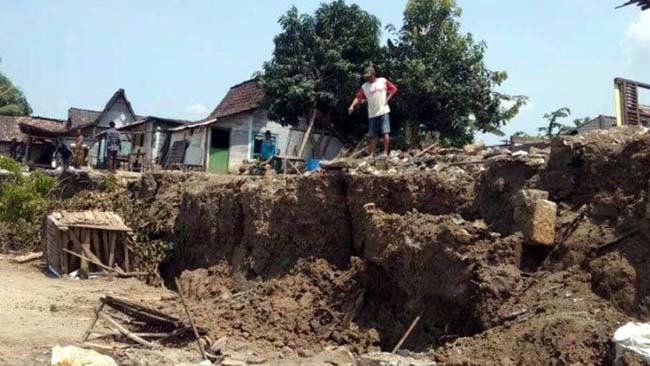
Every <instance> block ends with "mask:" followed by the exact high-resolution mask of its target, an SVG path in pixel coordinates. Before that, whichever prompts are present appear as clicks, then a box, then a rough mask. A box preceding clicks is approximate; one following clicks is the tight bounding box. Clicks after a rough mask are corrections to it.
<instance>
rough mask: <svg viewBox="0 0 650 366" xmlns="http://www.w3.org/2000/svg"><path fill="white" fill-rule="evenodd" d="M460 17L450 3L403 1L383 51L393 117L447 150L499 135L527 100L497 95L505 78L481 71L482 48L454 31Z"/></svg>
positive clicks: (445, 0) (441, 0)
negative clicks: (433, 135) (395, 92)
mask: <svg viewBox="0 0 650 366" xmlns="http://www.w3.org/2000/svg"><path fill="white" fill-rule="evenodd" d="M460 15H461V9H460V8H459V7H458V6H457V5H456V3H455V1H453V0H409V1H408V3H407V6H406V10H405V12H404V20H403V26H402V28H401V29H400V30H399V31H396V30H395V29H394V27H393V28H390V27H389V29H390V30H392V31H393V39H391V40H389V42H388V45H387V51H388V52H387V54H388V62H387V64H386V71H387V73H388V74H389V75H391V77H392V78H393V79H394V80H395V81H396V83H397V84H398V85H399V87H400V96H399V98H396V99H395V100H396V102H395V103H396V107H397V108H396V109H397V110H396V114H399V117H400V119H403V120H406V121H407V123H408V124H410V125H415V126H416V127H422V128H424V129H425V130H433V131H439V132H440V134H441V137H442V138H443V139H446V140H447V141H448V142H451V143H453V144H462V143H467V142H470V141H471V140H472V139H473V134H474V132H476V131H481V132H493V133H497V134H500V132H499V128H500V127H501V126H503V125H504V124H506V123H507V122H508V121H509V120H511V119H512V118H514V117H515V116H516V115H517V113H518V112H519V109H520V108H521V107H522V106H523V105H524V104H525V103H526V100H527V98H526V97H523V96H510V95H506V94H503V93H500V92H498V91H497V88H498V87H499V86H500V85H501V84H502V83H503V82H504V81H505V80H506V79H507V73H506V72H505V71H491V70H489V69H488V68H487V67H486V65H485V61H484V56H485V51H486V45H485V43H483V42H477V41H476V40H475V39H474V37H473V36H472V35H471V34H464V33H462V32H461V31H460V23H459V17H460Z"/></svg>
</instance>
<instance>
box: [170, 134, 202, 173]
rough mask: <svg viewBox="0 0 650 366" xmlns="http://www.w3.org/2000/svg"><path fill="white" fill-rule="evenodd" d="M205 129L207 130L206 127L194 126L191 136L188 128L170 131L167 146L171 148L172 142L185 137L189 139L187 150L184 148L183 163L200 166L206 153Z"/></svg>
mask: <svg viewBox="0 0 650 366" xmlns="http://www.w3.org/2000/svg"><path fill="white" fill-rule="evenodd" d="M206 131H208V129H207V128H206V127H199V128H194V129H192V132H191V133H192V135H191V136H190V130H189V129H187V130H183V131H177V132H174V133H172V137H171V141H170V144H169V148H170V149H171V146H172V145H173V144H174V142H176V141H181V140H183V139H186V138H187V139H188V140H189V141H190V145H189V146H188V148H187V150H185V160H184V161H183V163H184V164H189V165H201V166H202V165H203V163H204V159H205V154H206V151H205V146H206V141H205V139H206V137H207V136H206Z"/></svg>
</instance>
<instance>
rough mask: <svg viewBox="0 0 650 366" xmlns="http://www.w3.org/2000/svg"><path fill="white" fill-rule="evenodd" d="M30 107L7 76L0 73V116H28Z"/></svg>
mask: <svg viewBox="0 0 650 366" xmlns="http://www.w3.org/2000/svg"><path fill="white" fill-rule="evenodd" d="M30 114H32V108H31V106H30V105H29V103H28V102H27V98H25V95H23V92H22V91H20V89H18V88H17V87H16V86H14V84H13V83H12V82H11V80H9V78H8V77H6V76H5V75H3V74H2V73H0V116H28V115H30Z"/></svg>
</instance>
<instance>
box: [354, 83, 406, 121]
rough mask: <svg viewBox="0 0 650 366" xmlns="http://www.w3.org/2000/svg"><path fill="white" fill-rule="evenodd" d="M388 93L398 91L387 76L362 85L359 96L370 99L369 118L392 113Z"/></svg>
mask: <svg viewBox="0 0 650 366" xmlns="http://www.w3.org/2000/svg"><path fill="white" fill-rule="evenodd" d="M388 93H392V94H395V93H397V87H396V86H395V85H394V84H393V83H391V82H390V81H388V80H386V79H385V78H377V79H376V80H375V81H374V82H373V83H370V82H366V83H364V84H363V85H362V86H361V89H359V91H358V92H357V98H359V99H360V100H364V99H367V100H368V118H374V117H379V116H383V115H384V114H388V113H390V107H389V106H388V104H386V99H387V97H388Z"/></svg>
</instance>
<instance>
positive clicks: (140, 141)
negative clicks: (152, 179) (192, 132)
mask: <svg viewBox="0 0 650 366" xmlns="http://www.w3.org/2000/svg"><path fill="white" fill-rule="evenodd" d="M189 123H191V122H190V121H183V120H177V119H169V118H161V117H154V116H149V117H144V118H142V119H140V120H138V121H135V122H133V123H130V124H127V125H124V126H122V127H119V128H118V129H117V130H118V131H120V132H121V133H122V134H124V135H126V137H127V139H128V140H129V142H130V147H131V149H130V154H129V165H130V166H131V167H132V168H133V169H138V168H139V169H144V168H145V167H146V166H152V165H157V164H161V163H162V161H164V159H163V158H164V151H166V150H168V147H169V144H170V137H171V132H170V131H169V130H170V129H171V128H174V127H178V126H181V125H186V124H189Z"/></svg>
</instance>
